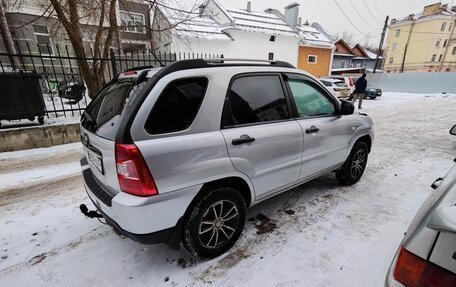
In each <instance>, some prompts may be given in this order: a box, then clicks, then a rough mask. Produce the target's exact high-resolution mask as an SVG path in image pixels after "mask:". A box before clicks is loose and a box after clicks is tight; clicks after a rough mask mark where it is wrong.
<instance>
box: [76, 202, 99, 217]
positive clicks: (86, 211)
mask: <svg viewBox="0 0 456 287" xmlns="http://www.w3.org/2000/svg"><path fill="white" fill-rule="evenodd" d="M79 209H80V210H81V212H82V214H84V215H85V216H87V217H89V218H103V215H101V214H99V213H98V212H97V211H95V210H91V211H89V209H88V208H87V206H86V205H85V204H81V205H79Z"/></svg>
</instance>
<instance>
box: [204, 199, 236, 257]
mask: <svg viewBox="0 0 456 287" xmlns="http://www.w3.org/2000/svg"><path fill="white" fill-rule="evenodd" d="M238 224H239V210H238V208H237V207H236V205H235V204H234V203H233V202H232V201H230V200H220V201H217V202H216V203H214V204H212V205H211V206H210V207H209V208H208V209H207V210H206V212H204V214H203V216H202V218H201V222H200V224H199V229H198V237H199V240H200V242H201V244H202V245H203V246H204V247H206V248H211V249H213V248H218V247H220V246H222V245H223V244H225V243H226V242H227V241H228V240H229V239H230V238H231V237H233V235H234V233H235V232H236V229H237V227H238Z"/></svg>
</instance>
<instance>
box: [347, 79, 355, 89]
mask: <svg viewBox="0 0 456 287" xmlns="http://www.w3.org/2000/svg"><path fill="white" fill-rule="evenodd" d="M348 79H349V80H350V86H352V87H353V85H354V83H353V78H352V77H349V78H348Z"/></svg>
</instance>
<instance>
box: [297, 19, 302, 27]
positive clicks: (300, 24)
mask: <svg viewBox="0 0 456 287" xmlns="http://www.w3.org/2000/svg"><path fill="white" fill-rule="evenodd" d="M298 26H299V27H301V26H302V18H301V17H299V18H298Z"/></svg>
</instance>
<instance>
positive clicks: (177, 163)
mask: <svg viewBox="0 0 456 287" xmlns="http://www.w3.org/2000/svg"><path fill="white" fill-rule="evenodd" d="M353 111H354V107H353V105H352V104H351V103H349V102H346V101H342V102H340V101H338V100H337V99H336V98H335V97H333V96H332V95H331V93H330V92H329V91H328V90H327V89H326V88H325V87H324V86H323V85H322V84H321V83H320V82H319V81H318V80H317V79H316V78H314V77H312V76H311V75H309V74H308V73H306V72H304V71H302V70H298V69H296V68H294V67H293V66H291V65H290V64H288V63H284V62H280V61H277V62H276V61H263V62H261V61H247V62H243V61H239V60H236V61H230V60H227V59H219V60H210V61H209V60H201V59H199V60H184V61H179V62H176V63H173V64H171V65H168V66H166V67H164V68H148V69H137V70H129V71H126V72H124V73H122V74H120V75H119V76H117V77H116V78H115V79H113V80H112V81H111V82H110V83H109V84H108V85H107V86H106V87H105V88H104V89H103V90H102V91H101V92H100V93H99V95H98V96H97V97H96V98H95V99H94V100H93V101H92V102H91V103H90V105H89V106H88V107H87V109H86V111H85V112H84V114H83V116H82V119H81V135H82V142H83V144H84V150H85V153H86V156H85V158H83V159H82V160H81V166H82V173H83V177H84V181H85V187H86V190H87V193H88V195H89V197H90V199H91V200H92V201H93V203H94V205H95V206H96V208H97V210H98V212H97V211H90V212H89V211H88V209H87V207H86V206H85V205H81V211H82V212H83V213H84V214H86V215H88V216H90V217H99V216H102V217H104V218H105V220H106V222H107V223H108V224H109V225H111V226H112V227H113V228H114V230H115V231H116V232H117V233H118V234H121V235H124V236H127V237H129V238H131V239H133V240H136V241H138V242H141V243H147V244H152V243H159V242H166V243H167V244H168V245H170V246H171V247H176V248H178V247H179V245H180V244H181V246H183V247H184V248H185V249H186V250H187V251H188V252H189V253H191V254H192V255H194V256H197V257H204V258H212V257H215V256H218V255H220V254H222V253H223V252H225V251H226V250H228V249H229V248H230V247H231V246H232V245H233V244H234V243H235V242H236V241H237V239H238V238H239V236H240V234H241V232H242V229H243V227H244V222H245V214H246V208H248V207H250V206H252V205H254V204H257V203H258V202H260V201H262V200H265V199H268V198H270V197H272V196H274V195H276V194H278V193H280V192H283V191H285V190H289V189H291V188H293V187H295V186H298V185H300V184H302V183H304V182H307V181H309V180H311V179H313V178H316V177H318V176H321V175H323V174H325V173H328V172H331V171H335V172H336V176H337V178H338V179H339V180H340V181H341V182H342V183H343V184H346V185H351V184H354V183H356V182H357V181H358V180H359V179H360V177H361V176H362V174H363V172H364V169H365V167H366V163H367V158H368V153H369V152H370V149H371V145H372V141H373V138H374V131H373V128H372V125H373V124H372V120H371V119H370V118H369V117H368V116H367V115H362V114H353ZM179 243H180V244H179Z"/></svg>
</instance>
